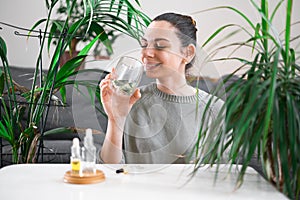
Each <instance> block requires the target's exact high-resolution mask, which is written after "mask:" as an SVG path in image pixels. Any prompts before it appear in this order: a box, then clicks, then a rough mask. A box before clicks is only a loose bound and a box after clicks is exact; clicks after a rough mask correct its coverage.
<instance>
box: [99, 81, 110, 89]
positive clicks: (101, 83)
mask: <svg viewBox="0 0 300 200" xmlns="http://www.w3.org/2000/svg"><path fill="white" fill-rule="evenodd" d="M106 84H110V80H109V79H107V80H106V79H105V80H102V81H101V82H100V84H99V86H100V88H101V87H102V86H103V85H106Z"/></svg>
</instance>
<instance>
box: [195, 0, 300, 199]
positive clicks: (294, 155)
mask: <svg viewBox="0 0 300 200" xmlns="http://www.w3.org/2000/svg"><path fill="white" fill-rule="evenodd" d="M251 3H252V5H253V6H254V7H255V8H256V10H257V11H258V13H259V14H260V16H261V21H260V22H259V23H257V24H255V23H253V22H252V21H251V20H250V18H249V17H247V16H246V15H245V14H244V13H242V12H241V11H239V10H238V9H236V8H233V7H229V6H222V7H217V8H213V9H210V10H215V9H229V10H231V11H233V12H234V13H236V14H238V15H239V16H240V17H242V19H244V20H245V21H246V23H247V25H248V26H250V28H251V30H249V29H248V28H246V27H243V26H241V25H237V24H227V25H225V26H222V27H220V28H219V29H217V30H216V31H215V32H214V33H213V34H212V35H211V37H210V38H209V39H208V40H207V41H206V42H205V43H204V45H203V46H206V45H207V44H208V43H210V42H211V41H212V40H213V39H214V38H216V37H217V36H218V35H219V33H220V32H222V31H223V30H225V29H228V28H229V27H238V28H239V29H240V30H241V31H242V32H244V33H246V35H247V36H248V39H247V40H246V41H243V42H235V43H233V44H229V45H228V44H227V45H225V46H221V47H218V48H217V49H215V50H214V51H213V52H212V53H211V55H216V52H218V51H219V50H221V49H224V48H232V47H233V48H234V50H233V52H232V54H230V56H229V57H226V58H215V59H213V58H212V61H214V62H217V61H220V60H221V61H224V60H238V61H240V62H241V63H242V65H241V66H240V67H239V68H238V69H237V70H236V71H235V72H233V73H232V74H230V75H229V76H228V77H227V78H226V79H225V80H224V82H225V83H226V82H227V81H228V80H230V77H231V76H233V75H235V74H236V73H237V72H239V71H240V70H241V69H245V67H247V70H246V72H242V75H241V76H240V78H239V79H238V80H237V81H235V82H233V83H231V84H230V85H229V86H228V88H226V92H225V93H224V92H223V93H220V91H221V90H220V89H219V88H221V86H219V88H218V89H217V90H216V91H215V92H216V93H215V94H218V95H221V97H222V98H224V99H225V96H226V95H227V96H226V101H225V103H224V105H223V107H222V109H221V113H220V115H219V117H218V119H217V120H215V121H214V122H212V124H209V125H208V124H206V123H205V119H207V118H206V117H208V115H209V113H208V112H207V113H205V114H204V118H203V123H202V125H201V129H200V131H199V137H198V142H197V145H196V146H195V149H196V153H197V155H199V156H198V160H197V163H196V170H197V169H198V168H199V167H200V166H201V164H202V163H220V162H221V160H222V159H224V155H225V154H227V153H228V157H227V162H229V163H230V164H231V165H233V164H235V163H240V164H241V165H242V167H241V170H240V172H239V178H238V182H237V184H238V185H240V184H242V180H243V175H244V174H245V172H246V168H247V166H249V164H250V161H251V159H252V157H253V156H254V155H255V154H257V157H258V159H259V160H258V161H259V162H261V164H262V168H263V171H264V173H265V175H266V177H267V178H268V180H269V181H270V182H271V183H273V184H274V185H275V186H276V187H277V188H278V189H279V190H280V191H282V192H283V193H284V194H286V195H287V196H288V197H289V198H299V196H300V156H299V152H300V67H299V63H297V62H299V61H298V60H299V50H298V51H297V50H296V49H294V48H292V46H295V47H299V38H300V35H299V34H298V35H296V36H293V37H292V36H291V28H292V27H293V26H296V25H297V24H299V22H297V23H294V24H292V23H291V13H292V8H293V4H292V3H293V1H292V0H285V1H284V0H282V1H279V2H278V3H277V4H276V5H275V8H274V10H273V11H272V12H269V7H268V1H267V0H261V1H260V6H259V5H257V4H256V3H255V2H254V1H253V0H251ZM284 4H286V12H285V13H286V17H285V30H284V31H283V32H282V33H280V34H278V33H277V30H276V27H275V26H274V19H275V17H276V14H277V12H278V10H279V8H280V7H282V5H284ZM235 33H236V30H234V31H233V32H232V34H229V35H231V36H234V35H235ZM297 42H298V43H297ZM240 48H248V49H251V51H252V58H253V59H245V58H241V57H236V56H234V53H235V51H236V50H237V49H240ZM214 101H215V100H214V99H213V98H212V99H211V100H210V102H209V104H208V107H209V106H210V105H211V104H212V103H213V102H214ZM221 123H224V126H220V124H221ZM206 127H209V128H206ZM208 135H213V136H214V137H208ZM204 147H208V148H206V149H205V148H204ZM204 149H205V150H204ZM200 155H201V156H200Z"/></svg>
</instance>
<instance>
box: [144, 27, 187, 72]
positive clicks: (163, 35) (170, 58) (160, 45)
mask: <svg viewBox="0 0 300 200" xmlns="http://www.w3.org/2000/svg"><path fill="white" fill-rule="evenodd" d="M175 31H176V28H175V27H174V26H172V24H170V23H169V22H167V21H153V22H152V23H151V24H150V25H149V26H148V28H147V30H146V32H145V35H144V37H143V38H142V39H141V46H142V61H143V63H144V64H145V68H146V74H147V76H148V77H151V78H164V77H170V76H172V75H173V74H174V73H176V74H177V75H178V73H179V74H182V75H184V72H185V59H184V55H183V53H182V46H181V43H180V40H179V38H178V36H177V35H176V33H175Z"/></svg>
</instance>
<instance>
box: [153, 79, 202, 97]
mask: <svg viewBox="0 0 300 200" xmlns="http://www.w3.org/2000/svg"><path fill="white" fill-rule="evenodd" d="M156 83H157V88H158V89H159V90H160V91H162V92H164V93H167V94H172V95H179V96H190V95H194V94H195V93H196V90H195V88H193V87H191V86H190V85H188V84H187V82H186V79H185V77H180V78H177V79H175V78H173V77H168V78H164V79H157V80H156Z"/></svg>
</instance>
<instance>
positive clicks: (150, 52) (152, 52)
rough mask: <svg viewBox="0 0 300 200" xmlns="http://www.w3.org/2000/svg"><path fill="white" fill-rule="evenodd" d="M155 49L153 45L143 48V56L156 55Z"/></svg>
mask: <svg viewBox="0 0 300 200" xmlns="http://www.w3.org/2000/svg"><path fill="white" fill-rule="evenodd" d="M154 55H155V49H154V48H153V47H146V48H143V50H142V57H151V58H152V57H154Z"/></svg>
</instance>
